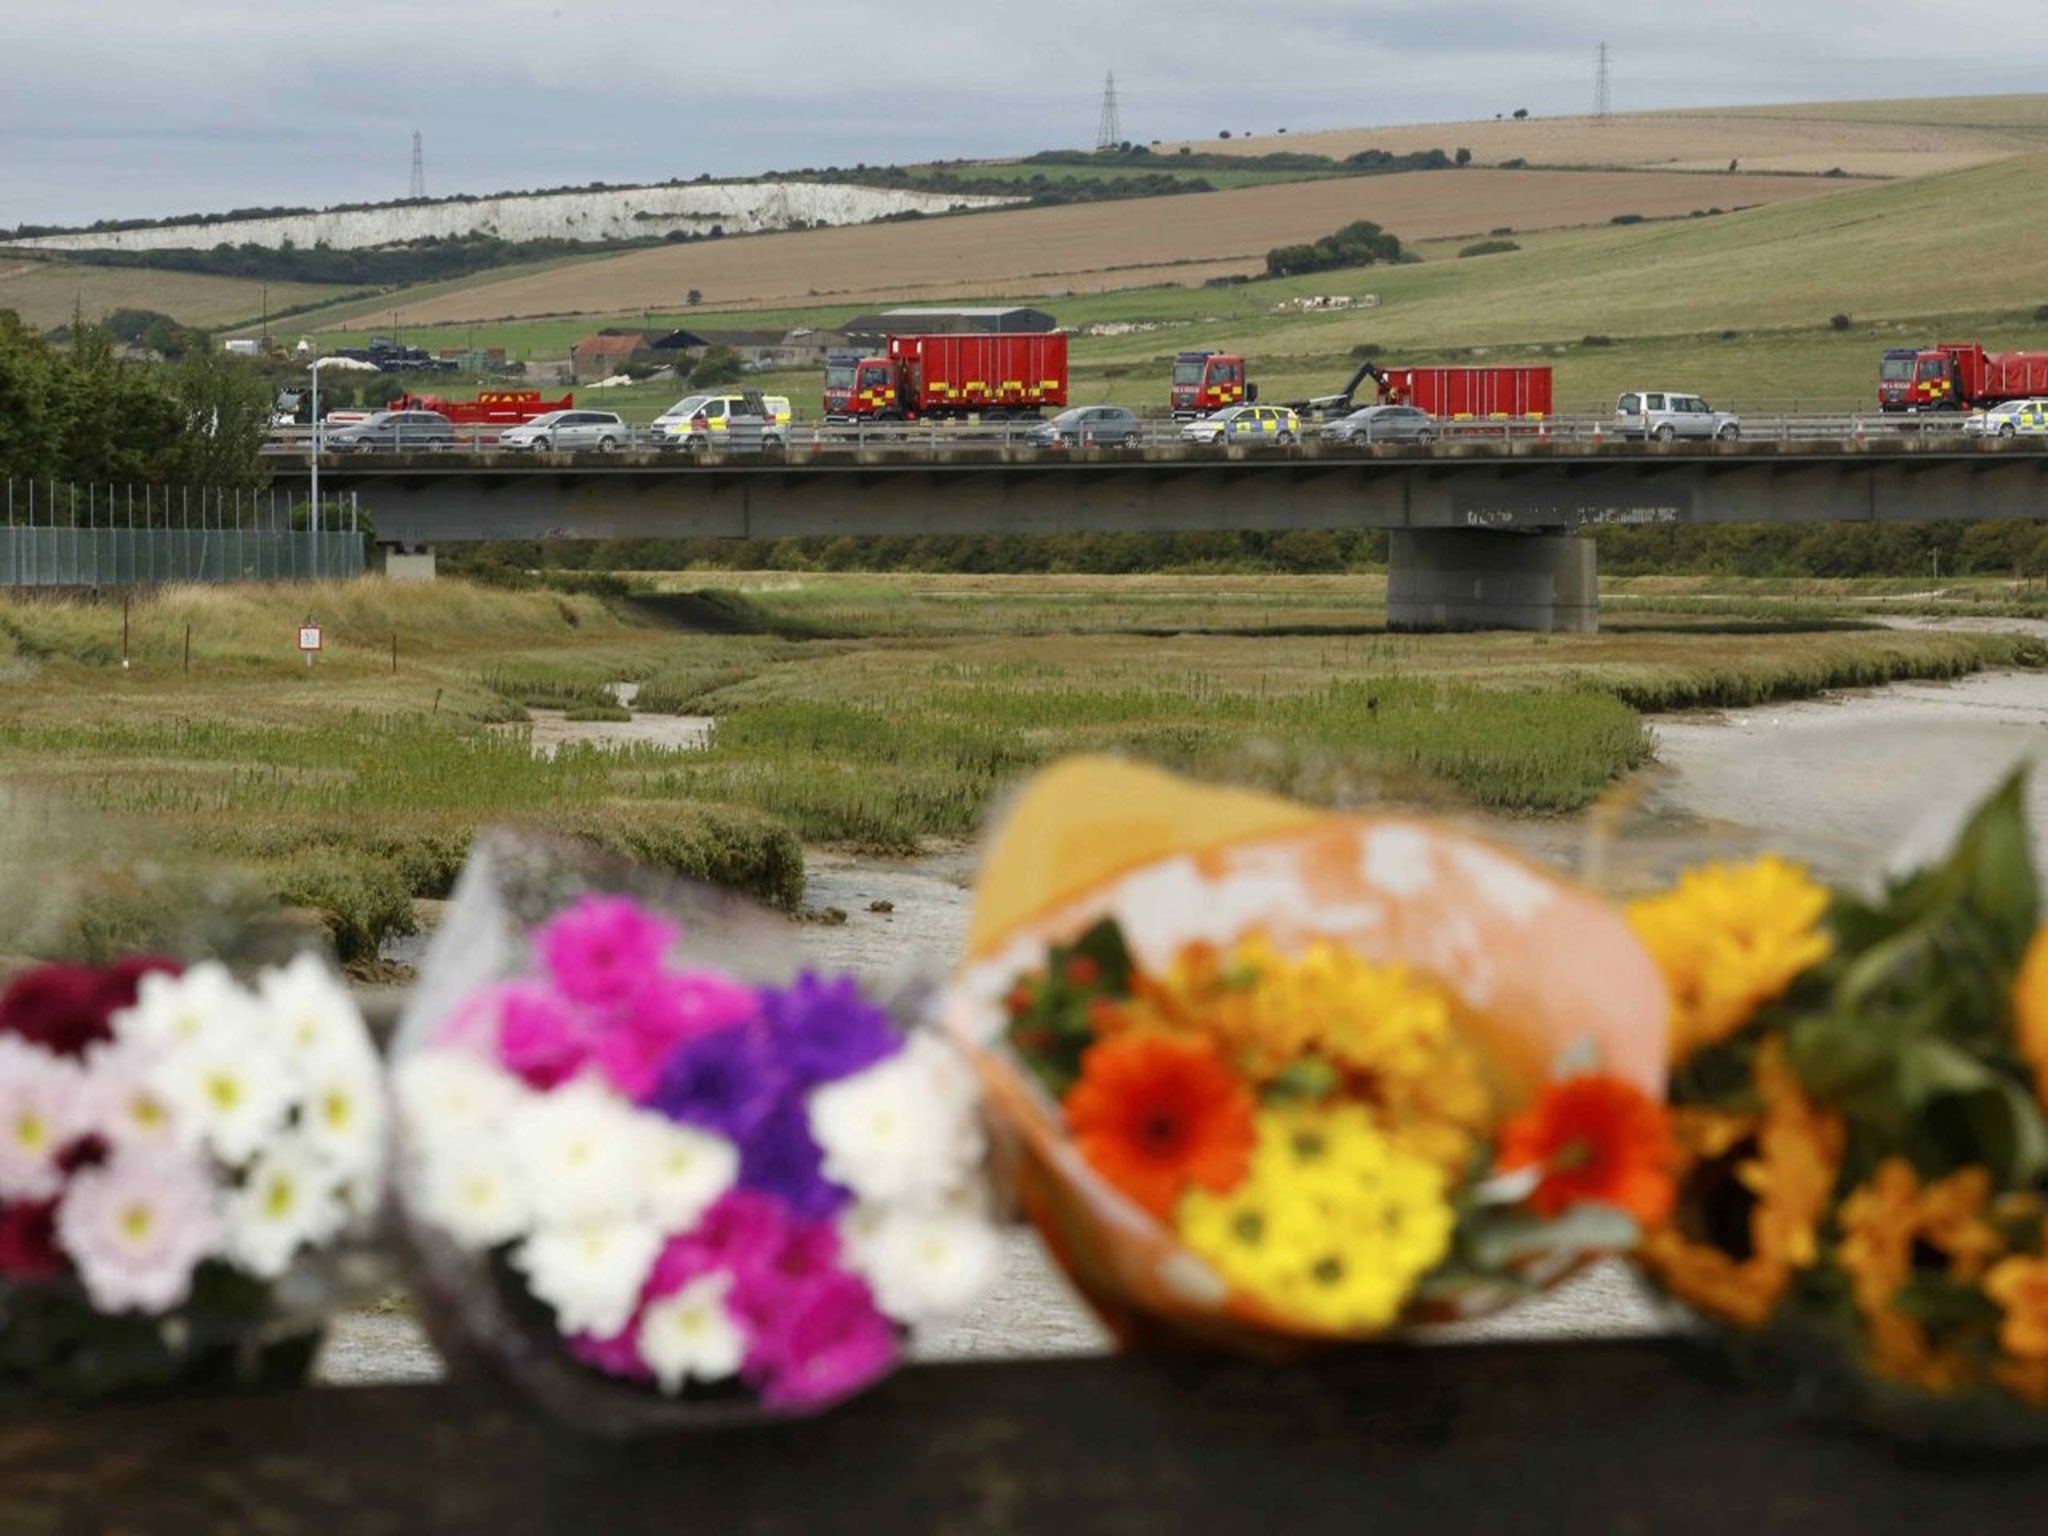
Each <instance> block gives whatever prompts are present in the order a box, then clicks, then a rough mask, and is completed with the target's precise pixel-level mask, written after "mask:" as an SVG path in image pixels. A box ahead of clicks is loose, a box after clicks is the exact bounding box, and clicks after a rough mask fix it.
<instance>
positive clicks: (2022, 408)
mask: <svg viewBox="0 0 2048 1536" xmlns="http://www.w3.org/2000/svg"><path fill="white" fill-rule="evenodd" d="M1963 430H1964V431H1965V432H1969V433H1974V434H1976V435H1978V436H1981V437H2022V436H2032V435H2038V434H2042V433H2048V400H2008V401H2006V402H2005V404H2003V405H1994V406H1992V407H1991V409H1990V410H1988V411H1979V412H1977V413H1976V414H1975V415H1973V416H1971V417H1970V419H1969V420H1968V421H1966V422H1964V423H1963Z"/></svg>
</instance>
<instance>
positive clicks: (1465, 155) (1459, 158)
mask: <svg viewBox="0 0 2048 1536" xmlns="http://www.w3.org/2000/svg"><path fill="white" fill-rule="evenodd" d="M1452 159H1453V160H1455V161H1456V162H1457V164H1458V165H1460V166H1467V165H1470V164H1471V163H1472V151H1471V150H1469V149H1467V148H1465V147H1464V146H1463V145H1462V144H1461V145H1459V146H1458V152H1457V154H1456V155H1454V156H1452Z"/></svg>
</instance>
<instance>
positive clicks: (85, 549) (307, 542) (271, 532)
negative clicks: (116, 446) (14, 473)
mask: <svg viewBox="0 0 2048 1536" xmlns="http://www.w3.org/2000/svg"><path fill="white" fill-rule="evenodd" d="M315 521H316V520H315V519H314V518H313V516H312V513H311V508H310V507H309V505H308V504H307V502H306V501H305V500H304V499H303V498H296V499H295V498H293V497H289V496H280V495H278V494H277V493H276V492H274V491H248V490H220V489H215V488H211V487H199V486H125V485H65V484H61V483H55V482H50V481H41V480H38V481H19V480H10V481H8V482H7V486H6V500H5V505H4V509H0V587H110V586H123V585H127V584H130V583H136V582H143V583H147V582H160V581H205V582H230V581H313V580H340V579H345V578H347V577H351V576H360V575H362V574H363V570H364V560H363V544H364V540H363V533H362V528H361V524H360V521H359V518H358V514H357V509H356V505H355V498H354V497H353V495H351V496H349V497H347V498H345V499H344V498H336V499H334V500H328V501H325V504H324V505H323V507H322V508H321V515H320V518H319V519H318V522H319V525H320V526H319V527H318V530H317V531H315V528H314V527H313V526H312V525H313V524H314V523H315ZM302 525H303V526H302Z"/></svg>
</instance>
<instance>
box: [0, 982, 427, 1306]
mask: <svg viewBox="0 0 2048 1536" xmlns="http://www.w3.org/2000/svg"><path fill="white" fill-rule="evenodd" d="M386 1119H387V1117H386V1113H385V1101H384V1090H383V1080H382V1076H381V1069H380V1064H379V1061H378V1057H377V1052H376V1048H375V1047H374V1046H373V1045H372V1044H371V1042H370V1038H369V1035H368V1032H367V1031H366V1030H365V1028H364V1025H363V1020H362V1015H361V1014H360V1013H359V1012H358V1010H357V1008H356V1006H355V1004H354V1002H353V1001H352V1000H351V999H350V997H349V995H348V993H347V991H346V990H345V989H344V988H343V987H342V986H341V984H340V983H339V982H338V981H337V980H336V979H335V978H334V976H333V975H332V973H331V972H330V971H329V970H328V969H327V968H326V967H325V966H324V965H323V964H321V963H320V961H318V960H317V959H315V958H314V957H313V956H311V955H301V956H300V957H299V958H298V959H296V960H294V961H292V962H291V963H290V964H289V965H285V966H282V967H278V968H274V969H270V970H266V971H264V972H262V973H261V974H259V975H258V976H257V978H256V982H255V986H254V988H253V990H252V989H250V988H246V987H244V986H243V985H242V984H241V983H239V982H237V981H236V980H235V978H234V977H233V976H232V975H230V974H229V972H228V971H227V969H226V968H225V967H223V966H221V965H219V964H218V963H214V962H207V963H203V964H200V965H195V966H193V967H192V968H191V969H189V970H185V971H182V972H181V971H180V970H179V968H178V967H177V965H176V964H174V963H172V962H169V961H163V960H148V959H145V960H131V961H125V962H122V963H120V964H117V965H114V966H111V967H108V968H105V969H96V968H93V967H88V966H80V965H48V966H42V967H39V968H37V969H35V970H31V971H28V972H25V973H24V974H22V975H21V976H19V977H17V978H15V980H14V981H13V982H12V983H11V984H10V985H9V986H8V988H7V990H6V992H5V993H4V995H0V1292H11V1293H13V1294H14V1295H16V1296H17V1297H18V1296H19V1295H20V1294H22V1293H23V1292H24V1291H26V1290H27V1289H28V1288H31V1287H33V1288H37V1289H39V1290H41V1291H43V1292H47V1293H49V1294H51V1295H54V1296H58V1297H68V1298H70V1299H72V1300H73V1301H75V1302H76V1303H77V1305H78V1306H79V1307H80V1308H85V1309H89V1310H90V1311H92V1312H94V1313H97V1314H101V1315H105V1316H114V1315H120V1314H139V1315H142V1316H145V1317H148V1318H163V1317H165V1316H167V1315H169V1314H173V1313H176V1312H178V1311H179V1310H180V1309H181V1308H183V1307H185V1306H186V1305H187V1304H188V1302H190V1301H191V1300H192V1298H193V1295H194V1290H195V1286H196V1285H198V1284H199V1283H200V1281H201V1278H202V1276H203V1274H204V1272H205V1271H206V1270H207V1269H208V1268H209V1266H211V1267H215V1268H216V1269H218V1270H220V1271H225V1272H231V1274H229V1275H224V1276H223V1278H224V1279H225V1280H227V1281H228V1283H227V1284H226V1285H225V1286H224V1287H223V1288H221V1289H222V1290H223V1293H224V1294H227V1295H231V1296H232V1297H234V1298H235V1300H236V1303H237V1305H241V1306H247V1305H249V1304H250V1303H251V1302H252V1300H253V1299H255V1298H260V1296H261V1295H262V1294H263V1292H264V1290H265V1288H266V1287H267V1285H268V1283H269V1282H273V1281H275V1280H277V1279H279V1278H280V1277H281V1276H283V1275H284V1274H285V1272H286V1271H287V1270H288V1269H289V1268H290V1267H291V1265H292V1263H293V1261H294V1259H295V1258H296V1257H297V1256H298V1255H299V1254H301V1253H302V1252H303V1251H305V1250H306V1249H308V1248H315V1247H320V1246H323V1245H325V1244H327V1243H329V1242H330V1241H331V1240H333V1239H334V1238H336V1237H337V1236H338V1235H340V1234H341V1233H342V1232H343V1231H344V1230H345V1229H347V1228H350V1227H352V1226H359V1225H361V1224H363V1223H365V1222H367V1220H368V1219H369V1218H370V1217H371V1216H372V1215H373V1214H374V1212H375V1210H376V1207H377V1204H378V1201H379V1196H380V1191H381V1188H382V1181H383V1166H384V1157H385V1148H384V1138H385V1131H386ZM16 1305H17V1306H18V1305H19V1303H18V1302H17V1303H16ZM6 1310H7V1308H6V1303H5V1299H4V1297H0V1312H5V1311H6ZM39 1315H47V1314H39Z"/></svg>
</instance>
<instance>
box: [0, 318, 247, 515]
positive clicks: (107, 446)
mask: <svg viewBox="0 0 2048 1536" xmlns="http://www.w3.org/2000/svg"><path fill="white" fill-rule="evenodd" d="M143 329H144V331H145V332H146V331H147V329H148V327H147V325H146V324H145V326H144V328H143ZM63 334H64V336H65V341H64V342H63V344H61V345H60V344H59V343H56V342H53V341H51V340H49V339H48V338H46V337H44V336H40V335H38V334H36V332H35V331H33V330H31V329H30V328H29V327H28V326H26V325H24V324H23V323H22V320H21V317H20V316H19V315H17V314H16V313H15V312H14V311H13V310H11V309H0V480H39V481H52V480H54V481H57V482H60V483H69V484H73V485H86V484H100V485H106V484H130V485H140V484H156V485H195V486H198V485H203V486H213V487H220V488H224V489H252V488H254V487H257V486H260V485H263V484H265V483H267V482H268V480H269V472H268V471H267V470H266V469H265V468H264V467H263V461H262V457H261V450H262V446H263V437H264V433H265V432H266V431H267V430H268V428H269V422H270V402H271V396H272V390H271V387H270V385H269V383H268V382H266V380H265V379H264V377H263V374H262V373H261V371H260V370H258V369H257V368H254V367H252V366H250V365H249V364H248V363H247V362H246V361H245V360H243V359H239V358H232V357H228V356H225V355H224V354H222V353H221V352H219V351H217V350H216V349H214V348H213V347H212V345H211V344H210V342H209V341H207V340H206V338H205V337H204V335H203V333H201V334H200V339H199V341H198V343H197V344H196V345H192V344H188V345H187V346H186V348H185V349H184V350H183V352H182V355H181V356H180V357H179V358H178V359H177V360H176V361H175V362H162V363H157V362H147V361H139V360H132V359H130V358H128V357H126V356H124V355H123V342H122V338H121V337H119V336H117V335H116V334H115V332H114V331H113V330H112V329H111V328H109V327H108V326H106V325H103V324H96V323H89V322H86V321H83V320H74V321H73V322H72V324H71V325H70V326H69V327H68V328H67V329H66V331H65V332H64V333H63Z"/></svg>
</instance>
